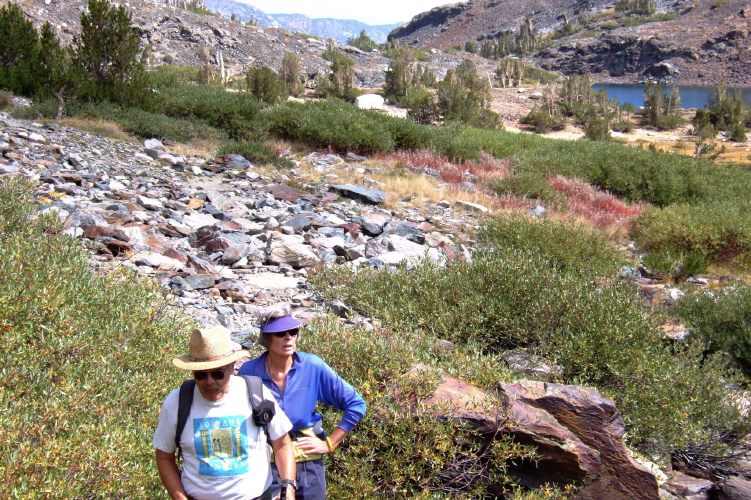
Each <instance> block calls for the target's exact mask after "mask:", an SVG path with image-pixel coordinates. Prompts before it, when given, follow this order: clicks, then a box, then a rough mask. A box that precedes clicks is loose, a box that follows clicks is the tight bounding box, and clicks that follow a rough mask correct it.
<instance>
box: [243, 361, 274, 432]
mask: <svg viewBox="0 0 751 500" xmlns="http://www.w3.org/2000/svg"><path fill="white" fill-rule="evenodd" d="M241 376H242V378H244V379H245V384H246V385H247V386H248V399H249V400H250V406H251V407H252V408H253V422H254V423H255V424H256V425H257V426H258V427H261V428H263V432H264V433H265V434H266V440H267V441H269V442H270V441H271V438H270V437H269V429H268V425H269V422H271V419H272V418H274V413H275V406H274V402H273V401H269V400H267V399H266V398H264V397H263V381H262V380H261V377H257V376H254V375H241Z"/></svg>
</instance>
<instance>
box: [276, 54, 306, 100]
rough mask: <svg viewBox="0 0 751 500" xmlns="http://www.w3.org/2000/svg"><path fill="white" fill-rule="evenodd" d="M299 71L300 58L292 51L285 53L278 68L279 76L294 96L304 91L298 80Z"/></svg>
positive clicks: (300, 66)
mask: <svg viewBox="0 0 751 500" xmlns="http://www.w3.org/2000/svg"><path fill="white" fill-rule="evenodd" d="M300 73H302V65H301V64H300V59H299V58H298V57H297V56H296V55H295V54H293V53H292V52H287V53H285V54H284V57H282V64H281V66H280V68H279V78H281V80H282V81H283V82H284V84H285V85H286V86H287V89H288V90H289V94H290V95H293V96H295V97H297V96H300V95H302V93H303V91H304V88H303V85H302V83H301V82H300Z"/></svg>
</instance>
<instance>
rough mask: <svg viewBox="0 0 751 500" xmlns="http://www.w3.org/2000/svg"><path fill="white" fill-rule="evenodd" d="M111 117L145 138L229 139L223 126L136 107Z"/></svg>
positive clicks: (124, 127)
mask: <svg viewBox="0 0 751 500" xmlns="http://www.w3.org/2000/svg"><path fill="white" fill-rule="evenodd" d="M110 119H114V120H115V121H117V122H118V124H120V126H121V127H122V128H123V129H125V130H127V131H129V132H131V133H133V134H135V135H137V136H138V137H143V138H151V137H156V138H159V139H171V140H173V141H177V142H183V143H188V142H191V141H194V140H210V141H215V142H221V141H226V140H228V139H229V137H228V135H227V132H225V131H224V130H222V129H221V128H216V127H212V126H211V125H207V124H205V123H202V122H200V121H196V120H190V119H188V118H170V117H167V116H164V115H160V114H156V113H150V112H148V111H142V110H140V109H136V108H129V109H126V110H123V111H121V112H120V113H118V114H117V115H116V116H114V117H110Z"/></svg>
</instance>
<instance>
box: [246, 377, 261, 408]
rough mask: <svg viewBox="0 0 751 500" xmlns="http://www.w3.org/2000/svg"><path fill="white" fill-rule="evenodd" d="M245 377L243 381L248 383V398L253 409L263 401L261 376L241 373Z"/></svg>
mask: <svg viewBox="0 0 751 500" xmlns="http://www.w3.org/2000/svg"><path fill="white" fill-rule="evenodd" d="M241 377H242V378H244V379H245V383H246V384H247V385H248V399H250V405H251V406H252V407H253V409H254V410H255V408H256V406H258V405H259V404H261V403H262V402H263V382H261V377H257V376H255V375H241Z"/></svg>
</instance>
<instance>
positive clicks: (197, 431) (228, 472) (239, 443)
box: [193, 415, 248, 476]
mask: <svg viewBox="0 0 751 500" xmlns="http://www.w3.org/2000/svg"><path fill="white" fill-rule="evenodd" d="M246 425H247V420H246V418H245V417H244V416H242V415H237V416H234V417H211V418H195V419H193V431H194V433H193V439H194V443H195V447H196V457H197V458H198V473H199V474H201V475H202V476H236V475H239V474H246V473H247V472H248V461H247V458H248V444H247V443H248V430H247V426H246Z"/></svg>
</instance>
